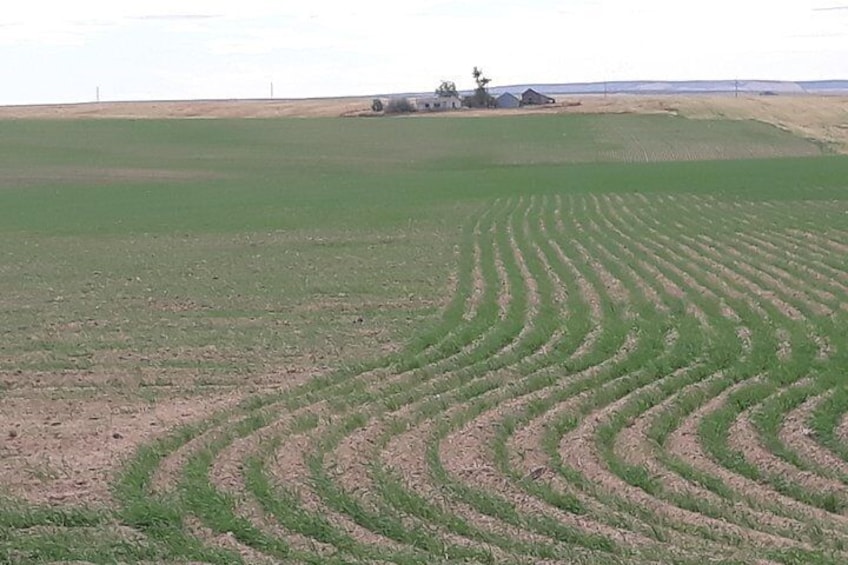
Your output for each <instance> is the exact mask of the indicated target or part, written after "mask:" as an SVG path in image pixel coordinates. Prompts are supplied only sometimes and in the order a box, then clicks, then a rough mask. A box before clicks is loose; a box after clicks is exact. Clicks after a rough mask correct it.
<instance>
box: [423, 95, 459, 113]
mask: <svg viewBox="0 0 848 565" xmlns="http://www.w3.org/2000/svg"><path fill="white" fill-rule="evenodd" d="M415 107H416V108H417V109H418V111H419V112H443V111H445V110H459V109H460V108H462V100H460V99H459V96H419V97H418V98H416V99H415Z"/></svg>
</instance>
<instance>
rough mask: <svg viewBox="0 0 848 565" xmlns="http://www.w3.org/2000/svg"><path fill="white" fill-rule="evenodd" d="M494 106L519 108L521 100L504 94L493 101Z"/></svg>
mask: <svg viewBox="0 0 848 565" xmlns="http://www.w3.org/2000/svg"><path fill="white" fill-rule="evenodd" d="M495 106H497V107H498V108H518V107H519V106H521V100H519V99H518V97H517V96H515V95H514V94H511V93H509V92H504V93H503V94H501V95H500V96H498V97H497V99H496V100H495Z"/></svg>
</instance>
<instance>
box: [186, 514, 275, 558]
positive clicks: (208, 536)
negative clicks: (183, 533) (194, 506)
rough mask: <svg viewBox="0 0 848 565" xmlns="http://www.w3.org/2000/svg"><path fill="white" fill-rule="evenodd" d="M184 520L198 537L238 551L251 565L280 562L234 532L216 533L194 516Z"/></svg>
mask: <svg viewBox="0 0 848 565" xmlns="http://www.w3.org/2000/svg"><path fill="white" fill-rule="evenodd" d="M183 522H184V524H185V527H186V529H187V530H188V531H189V532H191V533H192V534H193V535H194V536H195V537H197V539H199V540H201V541H203V542H204V543H206V544H208V545H210V546H212V547H217V548H219V549H223V550H226V551H231V552H233V553H236V554H238V555H239V557H241V559H242V560H243V561H244V562H245V563H250V564H251V565H274V564H276V563H279V562H280V561H279V560H278V559H277V558H275V557H272V556H270V555H266V554H264V553H262V552H261V551H258V550H256V549H254V548H252V547H250V546H249V545H245V544H243V543H241V542H240V541H239V540H237V539H236V537H235V536H234V535H233V533H232V532H225V533H222V534H217V533H215V532H214V531H212V530H211V529H210V528H208V527H206V526H205V525H203V523H201V522H200V521H199V520H198V519H197V518H195V517H194V516H185V517H184V518H183Z"/></svg>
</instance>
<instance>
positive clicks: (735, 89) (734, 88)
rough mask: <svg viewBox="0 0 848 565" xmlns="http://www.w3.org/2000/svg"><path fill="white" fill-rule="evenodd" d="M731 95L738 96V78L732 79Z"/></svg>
mask: <svg viewBox="0 0 848 565" xmlns="http://www.w3.org/2000/svg"><path fill="white" fill-rule="evenodd" d="M733 97H734V98H739V79H736V80H734V81H733Z"/></svg>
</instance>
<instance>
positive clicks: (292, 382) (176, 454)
mask: <svg viewBox="0 0 848 565" xmlns="http://www.w3.org/2000/svg"><path fill="white" fill-rule="evenodd" d="M315 375H316V373H313V372H310V371H300V372H297V373H291V372H286V374H285V376H284V378H281V379H278V380H276V381H274V382H273V383H272V384H271V385H270V388H267V389H258V390H256V389H253V390H243V391H240V395H241V396H239V397H237V398H235V399H234V400H233V402H232V403H230V404H228V405H226V406H222V407H220V408H218V409H216V410H212V409H209V408H207V410H206V412H205V414H203V416H205V417H206V418H209V417H213V416H214V412H217V411H219V410H227V409H232V408H234V407H236V405H237V402H238V400H240V399H243V398H247V396H248V395H249V394H256V393H260V392H263V391H264V392H275V393H278V392H280V391H282V390H286V389H291V388H294V387H295V386H297V385H300V384H303V383H306V382H307V381H309V380H310V379H312V378H314V377H315ZM241 417H242V415H241V414H239V413H238V412H234V413H232V414H230V415H228V416H226V417H225V418H224V419H223V420H222V421H221V422H220V423H219V424H217V425H213V426H212V427H210V428H209V429H208V430H206V431H204V432H202V433H200V434H198V435H197V436H195V437H194V438H192V439H191V440H189V441H188V442H186V443H184V444H183V445H181V446H180V447H179V448H178V449H176V450H175V451H173V452H171V453H169V454H168V455H166V456H165V457H164V458H163V459H162V461H161V462H160V463H159V466H158V467H157V468H156V471H155V472H154V473H153V477H152V479H151V481H150V485H151V486H150V488H151V490H152V491H153V492H154V493H155V492H166V491H169V490H173V489H174V488H175V487H176V485H177V483H178V482H179V479H180V474H181V473H182V469H183V467H185V465H186V463H187V462H188V459H189V458H190V457H191V456H192V455H193V454H194V453H196V452H197V451H199V450H200V449H203V448H204V447H205V446H207V445H209V444H210V443H211V442H212V441H214V440H215V439H216V438H219V437H222V434H223V433H224V428H225V427H226V426H228V425H230V424H233V423H235V422H236V421H238V420H239V419H240V418H241Z"/></svg>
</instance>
